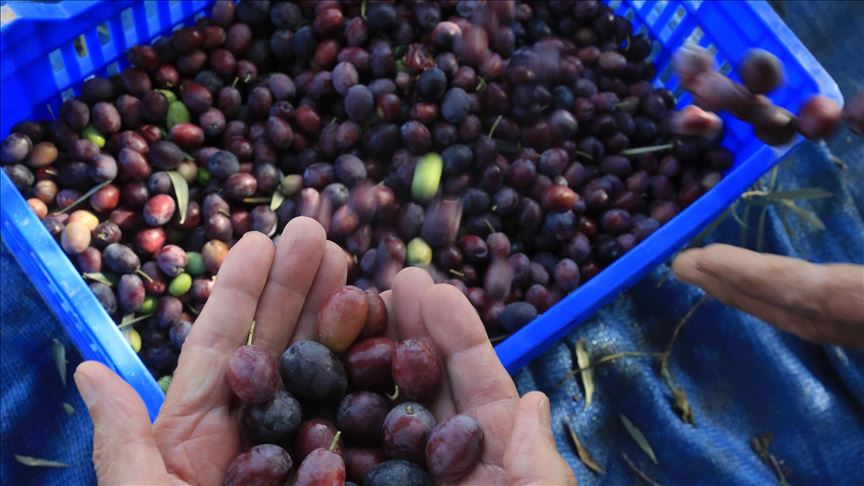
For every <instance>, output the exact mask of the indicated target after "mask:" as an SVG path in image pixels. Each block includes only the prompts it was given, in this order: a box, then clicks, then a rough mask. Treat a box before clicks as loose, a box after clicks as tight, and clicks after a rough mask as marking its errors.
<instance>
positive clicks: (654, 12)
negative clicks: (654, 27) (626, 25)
mask: <svg viewBox="0 0 864 486" xmlns="http://www.w3.org/2000/svg"><path fill="white" fill-rule="evenodd" d="M668 4H669V2H668V1H667V0H661V1H659V2H657V3H656V4H654V7H653V8H651V11H650V12H649V13H648V17H647V18H646V21H647V22H648V23H649V24H654V22H656V21H657V18H658V17H660V14H661V13H662V12H663V11H664V10H666V5H668Z"/></svg>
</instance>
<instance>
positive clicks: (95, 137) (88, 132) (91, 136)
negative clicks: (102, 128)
mask: <svg viewBox="0 0 864 486" xmlns="http://www.w3.org/2000/svg"><path fill="white" fill-rule="evenodd" d="M81 136H83V137H84V138H86V139H87V140H90V141H91V142H93V143H95V144H96V146H97V147H99V148H102V147H104V146H105V136H104V135H102V134H101V133H99V130H96V127H94V126H93V125H87V127H86V128H85V129H84V130H83V131H82V132H81Z"/></svg>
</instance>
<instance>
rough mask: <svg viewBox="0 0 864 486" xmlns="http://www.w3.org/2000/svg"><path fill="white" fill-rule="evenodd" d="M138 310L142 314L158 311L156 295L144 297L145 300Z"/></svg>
mask: <svg viewBox="0 0 864 486" xmlns="http://www.w3.org/2000/svg"><path fill="white" fill-rule="evenodd" d="M138 312H140V313H142V314H152V313H154V312H156V297H153V296H152V295H148V296H147V297H144V302H142V303H141V308H140V309H138Z"/></svg>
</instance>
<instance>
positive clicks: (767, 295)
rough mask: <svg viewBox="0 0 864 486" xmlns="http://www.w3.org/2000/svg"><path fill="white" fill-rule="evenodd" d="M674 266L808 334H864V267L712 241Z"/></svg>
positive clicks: (683, 275) (850, 340)
mask: <svg viewBox="0 0 864 486" xmlns="http://www.w3.org/2000/svg"><path fill="white" fill-rule="evenodd" d="M672 268H673V270H674V271H675V272H676V275H678V277H679V278H680V279H681V280H683V281H685V282H689V283H692V284H695V285H698V286H700V287H702V288H703V289H705V290H706V291H708V292H709V293H711V294H712V295H716V296H717V297H718V298H719V299H720V300H722V301H724V302H725V303H729V304H730V305H734V306H735V307H739V308H741V309H743V310H745V311H746V312H749V313H751V314H753V315H756V316H757V317H760V318H763V319H765V320H768V321H769V322H772V323H774V324H777V325H778V326H780V327H782V328H784V329H786V330H789V331H792V332H795V333H796V334H800V335H803V336H804V337H808V338H809V339H816V340H824V339H831V340H834V341H838V340H839V343H840V344H855V343H860V342H862V339H864V338H862V335H864V333H862V326H864V267H861V266H857V265H846V264H835V265H813V264H811V263H808V262H805V261H803V260H798V259H794V258H788V257H782V256H777V255H767V254H760V253H756V252H752V251H749V250H743V249H740V248H735V247H731V246H728V245H712V246H709V247H707V248H705V249H700V250H690V251H687V252H684V253H682V254H681V255H680V256H679V257H678V258H677V259H676V260H675V262H674V263H673V266H672ZM721 295H722V298H721ZM820 323H821V324H823V325H822V326H818V325H816V324H820ZM805 331H806V332H805ZM813 333H815V334H813Z"/></svg>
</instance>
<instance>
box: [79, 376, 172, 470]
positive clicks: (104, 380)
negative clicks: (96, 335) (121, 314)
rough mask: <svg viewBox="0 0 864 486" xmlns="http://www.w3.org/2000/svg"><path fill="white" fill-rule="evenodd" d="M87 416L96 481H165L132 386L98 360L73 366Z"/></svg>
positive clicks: (147, 418)
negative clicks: (90, 427) (91, 429)
mask: <svg viewBox="0 0 864 486" xmlns="http://www.w3.org/2000/svg"><path fill="white" fill-rule="evenodd" d="M75 384H76V385H77V386H78V391H79V392H80V393H81V398H82V399H83V400H84V403H85V404H86V405H87V410H88V412H90V418H91V419H92V420H93V465H94V466H95V468H96V476H97V477H98V478H99V484H112V485H113V484H168V483H170V482H171V481H170V479H169V477H168V472H167V471H166V469H165V462H164V461H163V460H162V455H161V454H160V453H159V449H158V447H157V446H156V441H155V440H154V438H153V432H152V430H151V427H150V419H149V417H148V415H147V409H146V408H144V403H143V402H142V401H141V398H139V397H138V395H137V394H136V393H135V391H134V390H132V388H131V387H130V386H129V385H128V384H126V382H125V381H123V380H122V379H120V377H119V376H117V375H116V374H114V372H113V371H111V370H109V369H108V368H107V367H105V366H104V365H102V364H101V363H97V362H95V361H87V362H84V363H81V365H79V366H78V369H77V370H75Z"/></svg>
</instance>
